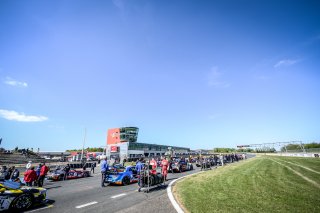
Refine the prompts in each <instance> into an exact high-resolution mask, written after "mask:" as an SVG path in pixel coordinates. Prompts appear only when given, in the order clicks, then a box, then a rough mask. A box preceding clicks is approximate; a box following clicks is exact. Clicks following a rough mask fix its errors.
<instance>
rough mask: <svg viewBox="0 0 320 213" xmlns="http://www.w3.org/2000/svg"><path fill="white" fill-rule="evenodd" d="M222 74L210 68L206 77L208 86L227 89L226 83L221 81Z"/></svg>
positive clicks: (215, 68) (228, 85)
mask: <svg viewBox="0 0 320 213" xmlns="http://www.w3.org/2000/svg"><path fill="white" fill-rule="evenodd" d="M221 76H222V73H221V72H220V71H219V69H218V67H212V68H211V71H210V72H209V75H208V85H209V86H210V87H216V88H227V87H230V84H229V83H228V82H226V81H223V80H221Z"/></svg>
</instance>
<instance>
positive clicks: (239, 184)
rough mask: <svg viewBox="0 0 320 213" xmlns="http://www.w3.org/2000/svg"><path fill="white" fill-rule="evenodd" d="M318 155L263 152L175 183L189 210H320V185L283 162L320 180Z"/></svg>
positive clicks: (179, 195) (175, 188) (175, 187)
mask: <svg viewBox="0 0 320 213" xmlns="http://www.w3.org/2000/svg"><path fill="white" fill-rule="evenodd" d="M281 159H282V160H285V161H290V162H293V163H298V164H299V165H302V166H305V167H309V166H310V167H309V168H311V166H312V169H313V170H316V171H318V172H320V168H319V164H320V161H319V160H318V159H310V158H304V159H301V158H299V159H293V158H288V157H286V158H284V157H268V156H262V157H257V158H255V159H250V160H246V161H242V162H240V163H237V164H231V165H228V166H225V167H222V168H218V169H217V170H212V171H208V172H204V173H201V174H197V175H195V176H191V177H189V178H186V179H184V180H182V181H180V182H178V183H177V184H176V186H174V192H175V196H176V197H177V198H178V201H179V202H180V203H182V205H183V206H184V207H185V210H187V211H189V212H320V196H319V195H320V194H319V192H320V188H318V187H319V186H315V185H314V184H312V183H310V182H308V181H306V180H305V179H303V178H302V177H300V176H298V175H297V174H295V173H294V172H293V171H291V170H290V169H288V168H286V167H285V166H283V165H279V164H278V163H276V162H274V160H275V161H277V162H280V163H282V164H284V165H286V166H288V167H290V168H292V169H294V170H295V171H297V172H299V173H301V174H302V175H304V176H305V177H307V178H309V179H310V180H312V181H314V182H315V183H316V184H318V185H319V184H320V175H319V174H317V173H314V172H312V171H308V170H306V169H303V168H301V167H298V166H294V165H292V164H288V163H286V162H284V161H281Z"/></svg>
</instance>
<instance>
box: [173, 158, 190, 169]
mask: <svg viewBox="0 0 320 213" xmlns="http://www.w3.org/2000/svg"><path fill="white" fill-rule="evenodd" d="M170 170H171V171H174V172H183V171H190V170H193V165H192V163H188V162H187V161H185V160H183V159H175V160H174V161H173V162H172V163H171V166H170Z"/></svg>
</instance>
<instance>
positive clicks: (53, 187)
mask: <svg viewBox="0 0 320 213" xmlns="http://www.w3.org/2000/svg"><path fill="white" fill-rule="evenodd" d="M60 187H61V186H52V187H46V189H47V190H50V189H55V188H60Z"/></svg>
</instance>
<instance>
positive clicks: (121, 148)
mask: <svg viewBox="0 0 320 213" xmlns="http://www.w3.org/2000/svg"><path fill="white" fill-rule="evenodd" d="M138 133H139V128H137V127H120V128H113V129H109V130H108V132H107V147H106V155H107V157H108V158H109V159H110V158H120V159H128V158H138V157H152V156H161V155H164V154H165V153H166V152H168V151H169V149H171V150H174V152H176V153H187V152H190V149H189V148H186V147H177V146H169V145H158V144H148V143H140V142H137V141H138Z"/></svg>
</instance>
